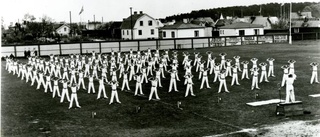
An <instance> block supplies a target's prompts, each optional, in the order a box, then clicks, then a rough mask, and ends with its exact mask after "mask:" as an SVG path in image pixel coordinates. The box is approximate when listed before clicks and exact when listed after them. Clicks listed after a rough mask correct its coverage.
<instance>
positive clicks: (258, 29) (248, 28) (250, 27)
mask: <svg viewBox="0 0 320 137" xmlns="http://www.w3.org/2000/svg"><path fill="white" fill-rule="evenodd" d="M218 30H219V34H220V36H252V35H264V26H263V25H257V24H251V23H245V22H237V23H233V24H231V25H226V26H222V27H219V28H218Z"/></svg>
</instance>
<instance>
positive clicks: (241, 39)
mask: <svg viewBox="0 0 320 137" xmlns="http://www.w3.org/2000/svg"><path fill="white" fill-rule="evenodd" d="M242 38H243V37H242V36H240V42H241V46H242V45H243V40H242Z"/></svg>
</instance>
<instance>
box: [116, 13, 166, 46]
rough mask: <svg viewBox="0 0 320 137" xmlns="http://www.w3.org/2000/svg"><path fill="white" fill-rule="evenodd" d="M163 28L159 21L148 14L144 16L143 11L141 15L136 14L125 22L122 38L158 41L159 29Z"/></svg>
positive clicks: (122, 27) (122, 28)
mask: <svg viewBox="0 0 320 137" xmlns="http://www.w3.org/2000/svg"><path fill="white" fill-rule="evenodd" d="M131 22H132V26H131ZM162 26H163V24H162V23H161V22H160V21H159V20H156V19H154V18H152V17H151V16H149V15H148V14H144V13H143V12H141V11H140V13H139V14H138V13H137V12H134V14H133V15H132V16H130V17H128V18H127V19H124V20H123V23H122V25H121V38H122V39H123V40H129V39H157V38H159V28H160V27H162ZM131 27H132V29H131Z"/></svg>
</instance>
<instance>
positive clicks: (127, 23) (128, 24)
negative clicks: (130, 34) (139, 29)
mask: <svg viewBox="0 0 320 137" xmlns="http://www.w3.org/2000/svg"><path fill="white" fill-rule="evenodd" d="M143 15H146V14H134V15H132V16H130V17H128V18H127V19H125V20H124V21H123V22H122V24H121V29H131V18H132V27H134V24H135V23H136V21H137V20H138V19H139V18H140V17H142V16H143Z"/></svg>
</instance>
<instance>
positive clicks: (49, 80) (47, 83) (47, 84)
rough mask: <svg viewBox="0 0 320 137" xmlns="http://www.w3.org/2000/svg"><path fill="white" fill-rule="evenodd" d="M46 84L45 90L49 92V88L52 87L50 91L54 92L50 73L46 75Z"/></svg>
mask: <svg viewBox="0 0 320 137" xmlns="http://www.w3.org/2000/svg"><path fill="white" fill-rule="evenodd" d="M46 80H47V82H46V85H45V86H44V92H45V93H47V89H48V88H50V92H52V86H51V77H50V75H47V76H46Z"/></svg>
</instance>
